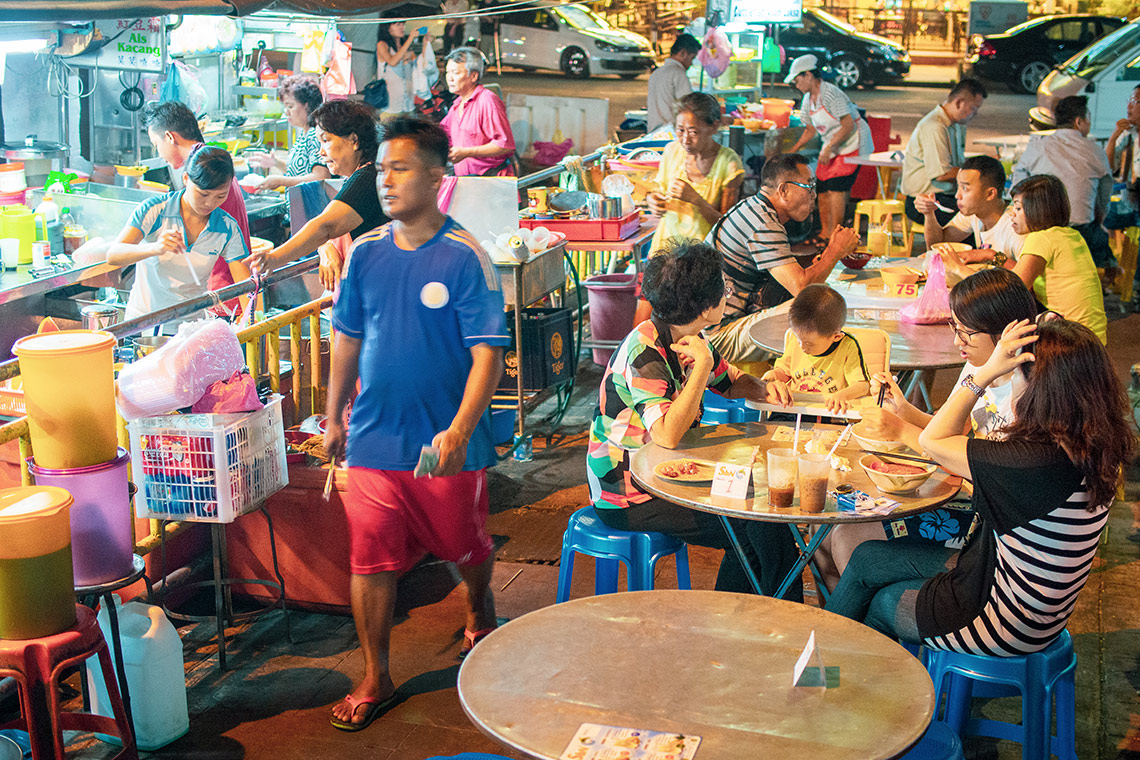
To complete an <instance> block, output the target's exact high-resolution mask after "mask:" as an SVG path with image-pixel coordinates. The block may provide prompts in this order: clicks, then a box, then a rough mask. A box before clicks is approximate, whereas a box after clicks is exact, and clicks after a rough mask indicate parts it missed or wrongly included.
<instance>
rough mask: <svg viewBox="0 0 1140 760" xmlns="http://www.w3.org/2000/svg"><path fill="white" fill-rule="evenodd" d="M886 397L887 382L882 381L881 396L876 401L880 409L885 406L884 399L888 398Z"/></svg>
mask: <svg viewBox="0 0 1140 760" xmlns="http://www.w3.org/2000/svg"><path fill="white" fill-rule="evenodd" d="M886 397H887V384H886V383H882V384H881V385H880V386H879V398H878V399H876V401H875V406H877V407H879V408H880V409H882V408H883V401H884V400H885V399H886Z"/></svg>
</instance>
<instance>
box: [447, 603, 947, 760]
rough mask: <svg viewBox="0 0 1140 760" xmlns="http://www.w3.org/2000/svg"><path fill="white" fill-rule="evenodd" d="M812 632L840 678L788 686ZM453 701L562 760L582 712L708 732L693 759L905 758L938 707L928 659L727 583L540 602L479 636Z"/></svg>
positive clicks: (513, 739) (486, 728) (488, 726)
mask: <svg viewBox="0 0 1140 760" xmlns="http://www.w3.org/2000/svg"><path fill="white" fill-rule="evenodd" d="M812 631H815V637H816V642H817V645H818V647H819V651H820V654H821V657H822V659H823V664H824V667H825V668H830V667H832V666H838V667H839V686H838V687H835V688H830V689H822V688H819V687H813V688H804V687H799V688H797V687H794V686H792V671H793V668H794V665H795V662H796V659H797V658H798V657H799V655H800V652H801V651H802V650H803V647H804V646H805V644H806V643H807V639H808V636H809V634H810V633H811V632H812ZM459 701H460V704H462V705H463V709H464V711H465V712H466V713H467V715H468V717H469V718H470V719H471V721H472V723H474V724H475V726H477V727H478V728H479V730H481V731H482V732H483V733H485V734H487V735H488V736H490V737H491V738H493V739H495V740H497V741H499V742H502V743H503V744H504V745H506V746H508V747H511V748H513V749H515V750H517V751H519V752H521V753H522V754H524V755H526V756H528V757H532V758H542V759H543V760H556V759H557V758H558V757H559V756H560V755H561V753H562V752H563V750H565V749H566V747H567V745H568V744H569V743H570V740H571V739H572V738H573V736H574V734H575V732H576V731H577V729H578V727H579V726H580V725H581V724H582V723H599V724H603V725H614V726H622V727H628V728H640V729H646V730H657V731H676V732H678V733H683V734H692V735H697V736H700V737H701V744H700V748H699V749H698V751H697V758H698V759H699V760H740V758H747V757H764V758H765V760H783V759H784V758H788V759H791V758H795V759H796V760H801V759H802V758H805V757H820V758H823V757H826V758H828V759H829V760H846V759H847V758H851V759H854V758H859V759H860V760H865V759H866V758H890V757H897V756H898V755H900V754H901V753H903V752H904V751H906V750H907V749H908V748H909V747H910V746H912V745H913V744H914V743H915V742H917V741H918V739H919V738H921V736H922V734H923V733H924V732H925V731H926V728H927V726H928V725H929V724H930V720H931V716H932V714H933V709H934V688H933V686H932V684H931V682H930V677H929V676H928V675H927V674H926V671H925V670H924V669H923V667H922V664H921V663H920V662H919V661H918V660H917V659H916V658H915V657H913V656H911V655H910V654H908V653H907V652H906V651H905V650H904V649H903V648H902V647H900V646H899V645H898V644H897V643H896V642H894V641H891V640H890V639H888V638H887V637H885V636H883V635H881V634H879V633H877V632H876V631H874V630H872V629H871V628H868V627H866V626H864V625H862V624H860V623H856V622H855V621H853V620H848V619H847V618H843V617H840V616H838V615H835V614H832V613H829V612H826V611H824V610H821V609H818V608H815V607H809V606H807V605H804V604H796V603H793V602H786V601H783V600H780V599H772V598H768V597H762V596H752V595H745V594H731V593H727V592H723V591H675V590H657V591H635V592H626V593H619V594H606V595H604V596H594V597H586V598H584V599H576V600H573V601H570V602H564V603H562V604H556V605H552V606H550V607H544V608H542V609H539V610H536V611H534V612H531V613H529V614H527V615H523V616H522V617H520V618H517V619H515V620H512V621H511V622H509V623H507V624H506V625H504V626H502V627H501V628H499V629H498V630H496V631H495V632H494V633H492V634H490V635H489V636H488V637H487V638H485V639H484V640H483V641H481V642H480V643H479V646H477V647H475V649H474V650H473V651H472V652H471V654H470V655H468V656H467V659H466V661H465V662H464V663H463V666H462V667H461V668H460V670H459Z"/></svg>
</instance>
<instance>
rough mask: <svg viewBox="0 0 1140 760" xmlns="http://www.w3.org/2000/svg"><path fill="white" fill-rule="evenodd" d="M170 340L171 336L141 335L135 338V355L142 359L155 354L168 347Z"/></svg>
mask: <svg viewBox="0 0 1140 760" xmlns="http://www.w3.org/2000/svg"><path fill="white" fill-rule="evenodd" d="M168 340H170V336H169V335H140V336H139V337H137V338H135V355H136V356H138V358H140V359H141V358H143V357H144V356H146V355H147V354H153V353H154V352H155V351H157V350H158V349H160V348H162V347H163V346H164V345H166V342H167V341H168Z"/></svg>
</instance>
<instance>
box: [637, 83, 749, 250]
mask: <svg viewBox="0 0 1140 760" xmlns="http://www.w3.org/2000/svg"><path fill="white" fill-rule="evenodd" d="M719 125H720V104H719V103H717V101H716V98H714V97H712V96H711V95H708V94H706V93H703V92H694V93H690V94H689V95H686V96H685V97H684V98H682V99H681V101H680V110H679V112H678V113H677V119H676V121H675V122H674V126H675V128H676V130H677V139H676V140H674V141H673V142H671V143H669V144H668V145H666V146H665V155H664V156H662V158H661V166H660V168H659V169H658V171H657V187H658V190H657V192H652V193H649V195H648V196H647V198H646V199H647V200H648V201H649V210H650V212H651V213H653V214H654V215H655V216H658V217H660V218H661V223H660V224H658V226H657V231H656V232H655V233H654V235H653V242H652V245H651V246H650V251H652V252H654V253H655V252H657V251H658V250H660V249H661V248H663V247H664V245H665V241H667V240H668V239H669V238H671V237H675V236H681V237H687V238H696V239H697V240H704V239H705V236H706V235H708V234H709V230H711V229H712V227H713V225H714V224H716V222H717V220H718V219H720V217H721V215H722V214H724V213H725V212H726V211H728V209H730V208H732V204H734V203H736V199H737V197H739V195H740V185H741V183H743V182H744V163H743V162H742V161H741V160H740V156H738V155H737V154H736V151H734V150H732V149H731V148H727V147H723V146H721V145H719V144H718V143H717V142H716V141H715V140H714V139H713V135H715V134H716V130H717V127H718V126H719Z"/></svg>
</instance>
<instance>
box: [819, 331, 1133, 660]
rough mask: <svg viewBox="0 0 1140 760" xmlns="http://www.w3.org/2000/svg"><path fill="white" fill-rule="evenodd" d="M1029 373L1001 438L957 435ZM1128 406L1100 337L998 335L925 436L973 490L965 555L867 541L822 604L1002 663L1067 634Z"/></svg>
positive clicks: (1127, 436)
mask: <svg viewBox="0 0 1140 760" xmlns="http://www.w3.org/2000/svg"><path fill="white" fill-rule="evenodd" d="M1017 373H1020V374H1023V375H1024V379H1025V388H1024V390H1023V391H1022V393H1021V397H1020V398H1019V399H1018V401H1017V403H1016V405H1015V407H1014V409H1015V411H1014V417H1015V419H1014V421H1013V423H1012V424H1010V425H1008V426H1006V427H1005V428H1004V429H1003V430H1002V433H1003V437H1002V438H1001V439H991V440H986V439H982V438H973V439H970V438H968V437H967V436H965V435H964V434H963V429H964V428H965V426H966V425H967V424H968V422H969V419H970V416H971V414H972V411H973V409H974V407H975V405H976V403H977V400H978V398H980V397H981V396H982V395H983V394H984V393H985V391H986V389H987V388H988V387H989V386H990V384H991V383H993V382H994V381H995V380H996V379H997V378H1000V377H1005V376H1007V375H1010V374H1017ZM1127 413H1128V400H1127V397H1126V395H1125V393H1124V389H1123V387H1122V386H1121V383H1120V380H1119V379H1118V378H1117V376H1116V371H1115V369H1114V367H1113V365H1112V361H1111V359H1109V356H1108V352H1106V351H1105V349H1104V346H1103V345H1102V344H1101V342H1100V339H1099V338H1098V337H1097V336H1096V335H1095V334H1094V333H1093V332H1092V331H1091V330H1089V329H1088V328H1087V327H1085V326H1084V325H1081V324H1078V323H1077V322H1073V321H1070V320H1067V319H1052V320H1048V321H1042V322H1041V324H1040V325H1035V324H1034V323H1033V322H1032V321H1029V320H1021V321H1019V322H1013V323H1010V324H1009V325H1008V326H1006V328H1005V329H1004V330H1003V331H1002V334H1001V337H1000V338H999V339H998V341H997V345H996V346H995V348H994V350H993V351H992V352H991V353H990V357H989V359H987V360H986V362H985V363H984V364H982V366H981V367H978V368H977V371H976V372H974V373H973V374H971V375H968V376H966V377H965V378H963V379H962V382H961V383H960V384H959V385H958V387H957V388H955V390H954V391H953V392H952V393H951V394H950V398H949V399H947V401H946V403H945V404H944V405H943V406H942V408H941V409H939V410H938V413H937V414H936V415H934V418H933V419H932V420H931V421H930V423H929V424H928V425H927V426H926V429H925V430H923V432H922V434H921V435H920V436H919V443H920V444H921V445H922V448H923V450H924V451H926V452H927V454H928V455H929V456H930V457H931V458H933V459H934V460H935V461H937V462H938V463H939V464H940V465H941V466H942V467H943V468H945V469H947V470H949V471H950V472H953V473H955V474H957V475H961V476H962V477H964V478H968V479H969V480H971V481H972V482H973V484H974V496H973V504H974V507H975V509H976V510H977V513H978V518H979V524H978V527H977V528H976V529H975V530H974V531H973V532H972V533H971V535H970V537H969V538H968V539H967V542H966V545H965V547H964V548H963V549H962V550H961V551H954V550H952V549H946V548H944V547H939V546H934V545H930V544H916V543H906V542H900V541H890V542H886V543H883V542H878V541H869V542H866V543H864V544H861V545H860V546H859V548H858V549H856V551H855V554H854V555H853V556H852V558H851V564H850V565H848V567H847V571H846V572H845V573H844V574H843V577H842V578H840V580H839V585H838V586H836V588H835V592H834V593H833V594H832V595H831V599H830V600H829V601H828V603H827V609H828V610H829V611H830V612H834V613H837V614H839V615H843V616H844V617H849V618H852V619H854V620H859V621H862V622H864V623H866V624H867V625H869V626H871V627H872V628H875V629H876V630H878V631H880V632H882V633H884V634H886V635H888V636H894V637H897V638H899V639H901V640H903V641H906V642H910V643H914V644H923V645H924V646H928V647H931V648H933V649H939V650H950V651H956V652H966V653H970V654H984V655H990V656H998V657H1009V656H1017V655H1024V654H1029V653H1031V652H1038V651H1041V650H1042V649H1045V648H1046V647H1048V646H1049V644H1051V643H1052V642H1053V641H1054V640H1055V639H1056V637H1057V636H1058V635H1059V634H1060V633H1061V631H1063V630H1064V628H1065V625H1066V623H1067V622H1068V619H1069V616H1070V615H1071V614H1072V612H1073V609H1074V607H1075V606H1076V599H1077V596H1078V594H1079V593H1080V591H1081V589H1082V588H1083V587H1084V584H1085V581H1086V580H1087V579H1088V575H1089V571H1090V569H1091V567H1092V562H1093V557H1094V556H1095V555H1096V549H1097V544H1098V542H1099V539H1100V533H1101V530H1102V529H1103V528H1104V525H1105V523H1106V521H1107V519H1108V508H1109V506H1110V505H1111V504H1112V501H1113V498H1114V497H1115V495H1116V489H1117V486H1118V485H1119V483H1120V478H1121V468H1122V465H1124V464H1125V463H1127V462H1129V461H1130V460H1131V458H1132V452H1133V448H1134V447H1135V438H1134V436H1133V434H1132V433H1131V432H1130V431H1129V429H1128V426H1127V424H1126V422H1125V418H1126V416H1127Z"/></svg>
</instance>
